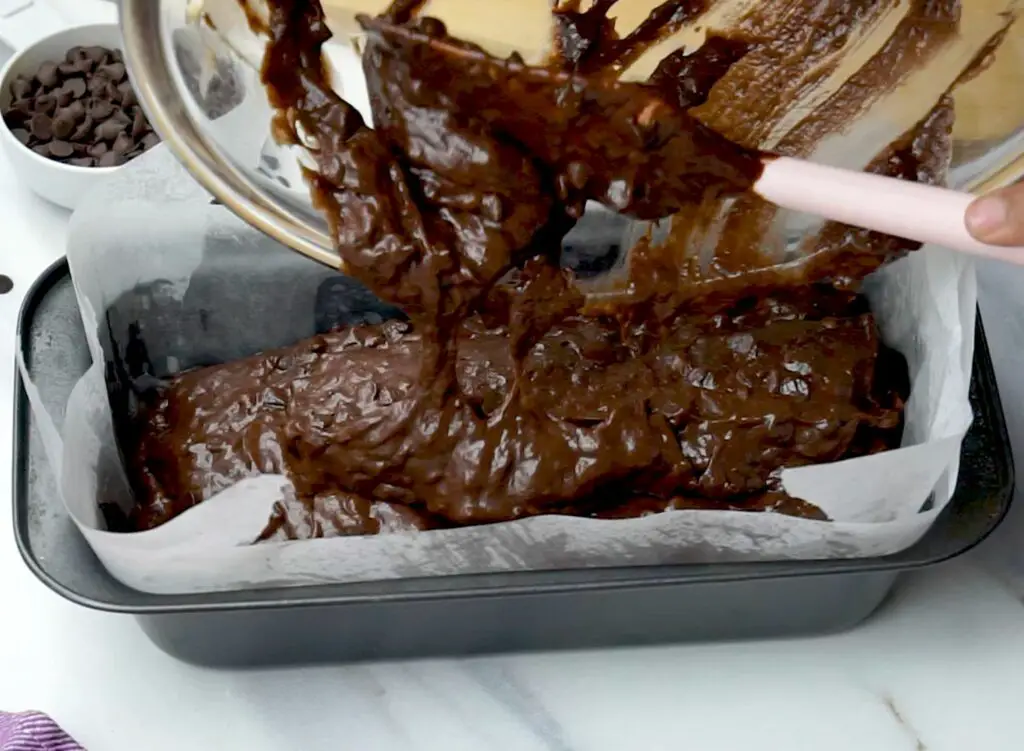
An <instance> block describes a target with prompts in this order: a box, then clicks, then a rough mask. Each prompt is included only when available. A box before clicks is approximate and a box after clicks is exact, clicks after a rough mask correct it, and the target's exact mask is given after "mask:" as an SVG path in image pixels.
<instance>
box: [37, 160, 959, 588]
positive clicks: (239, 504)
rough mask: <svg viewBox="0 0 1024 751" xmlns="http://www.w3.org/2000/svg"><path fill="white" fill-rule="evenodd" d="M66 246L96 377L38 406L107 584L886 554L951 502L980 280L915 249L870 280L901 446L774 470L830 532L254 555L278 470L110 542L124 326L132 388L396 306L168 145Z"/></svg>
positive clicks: (547, 530)
mask: <svg viewBox="0 0 1024 751" xmlns="http://www.w3.org/2000/svg"><path fill="white" fill-rule="evenodd" d="M70 237H71V239H70V241H69V245H68V259H69V261H70V264H71V269H72V274H73V277H74V282H75V287H76V290H77V294H78V299H79V304H80V307H81V310H82V315H83V319H84V322H85V329H86V332H87V335H88V337H89V345H90V351H91V352H92V354H93V358H94V364H93V366H92V368H91V369H90V370H89V371H88V372H87V373H86V375H85V376H84V377H83V378H82V379H81V381H80V382H79V383H78V384H77V386H76V387H75V389H74V391H73V392H72V394H71V397H70V399H69V402H68V405H67V410H66V417H65V420H64V426H63V435H61V434H60V433H58V431H57V429H56V427H55V426H54V423H53V421H52V420H51V419H50V417H49V416H48V415H46V414H45V413H43V412H42V411H41V408H40V406H39V403H38V400H34V404H33V407H34V409H35V410H36V417H37V418H38V419H39V420H40V421H41V423H42V433H43V435H44V437H45V438H46V443H47V450H48V454H49V456H50V458H51V465H52V466H54V467H55V468H57V471H58V473H59V475H60V476H59V478H58V480H59V482H58V485H59V487H60V489H61V493H62V495H63V499H64V502H65V504H66V506H67V509H68V512H69V513H70V514H71V516H72V517H73V518H74V520H75V522H76V523H77V524H78V526H79V528H80V529H81V530H82V533H83V534H84V535H85V537H86V539H87V540H88V542H89V544H90V545H91V546H92V548H93V549H94V550H95V551H96V553H97V555H98V556H99V558H100V559H101V560H102V561H103V563H104V564H105V565H106V566H107V568H108V569H109V570H110V572H111V573H112V574H113V575H114V576H115V577H117V578H118V579H120V580H121V581H122V582H124V583H125V584H127V585H128V586H131V587H134V588H137V589H140V590H144V591H147V592H153V593H158V594H159V593H186V592H198V591H210V590H222V589H232V588H239V587H258V586H271V585H299V584H313V583H318V584H319V583H325V582H341V581H356V580H371V579H383V578H395V577H408V576H424V575H443V574H460V573H481V572H495V571H514V570H527V569H531V570H538V569H552V568H567V567H588V566H622V565H644V564H658V563H682V562H720V561H746V560H772V559H797V558H799V559H811V558H843V557H856V556H878V555H885V554H890V553H894V552H896V551H899V550H901V549H904V548H906V547H908V546H909V545H911V544H913V543H914V542H915V541H916V540H917V539H918V538H919V537H920V536H921V535H922V534H923V533H924V532H925V531H926V530H927V529H928V527H929V526H930V525H931V523H932V522H933V520H934V519H935V517H936V516H937V515H938V513H939V512H940V511H941V510H942V508H943V507H944V506H945V504H946V503H947V501H948V500H949V498H950V496H951V494H952V490H953V487H954V483H955V480H956V474H957V464H958V456H959V449H960V443H961V441H962V438H963V436H964V434H965V432H966V430H967V427H968V426H969V423H970V420H971V410H970V405H969V401H968V383H969V375H970V369H971V360H972V355H973V332H974V311H975V304H976V297H977V295H976V282H975V277H974V269H973V266H972V265H971V264H970V262H969V261H968V260H967V259H965V258H964V257H962V256H960V255H957V254H954V253H952V252H948V251H945V250H943V249H940V248H928V249H926V250H924V251H921V252H918V253H915V254H912V255H911V256H910V257H908V258H907V259H905V260H903V261H900V262H899V263H897V264H894V265H892V266H891V267H889V268H887V269H885V270H883V271H882V272H881V273H879V274H878V275H877V276H876V277H875V278H873V279H871V280H869V284H868V292H869V295H870V298H871V302H872V305H873V308H874V310H875V312H876V314H877V315H878V317H879V320H880V322H881V326H882V329H883V336H884V338H885V340H886V341H887V342H888V343H889V344H890V345H892V346H894V347H895V348H896V349H898V350H899V351H901V352H902V353H903V354H904V355H905V356H906V357H907V359H908V362H909V365H910V369H911V375H912V389H913V391H912V396H911V399H910V402H909V404H908V406H907V429H906V436H905V446H904V447H903V448H901V449H899V450H897V451H892V452H888V453H885V454H881V455H876V456H872V457H866V458H858V459H852V460H848V461H845V462H839V463H836V464H832V465H825V466H818V467H807V468H801V469H795V470H787V471H786V472H785V473H784V474H783V481H784V484H785V486H786V489H787V490H788V491H789V492H790V493H792V494H794V495H796V496H799V497H801V498H804V499H806V500H809V501H811V502H813V503H815V504H817V505H818V506H820V507H821V508H822V509H823V510H825V511H826V513H828V514H829V516H830V517H831V518H832V519H834V520H835V521H833V522H813V521H807V520H803V519H795V518H790V517H786V516H783V515H780V514H773V513H764V514H748V513H740V512H726V511H677V512H670V513H666V514H660V515H657V516H651V517H646V518H642V519H636V520H615V521H609V520H591V519H577V518H567V517H556V516H551V517H541V518H534V519H528V520H523V521H518V522H511V523H505V524H497V525H491V526H484V527H476V528H472V529H465V530H445V531H433V532H424V533H393V534H384V535H378V536H374V537H364V538H342V539H331V540H312V541H300V542H295V543H267V544H260V545H252V544H250V543H251V541H252V540H253V539H255V537H256V536H257V534H258V533H259V532H260V530H261V529H262V528H263V526H264V525H265V523H266V521H267V519H268V517H269V515H270V511H271V506H272V504H273V503H274V501H275V500H277V499H279V498H280V496H281V493H282V492H283V490H284V489H285V488H286V487H287V485H288V481H287V480H286V479H285V478H283V477H280V476H260V477H255V478H251V479H249V480H246V481H244V482H242V483H240V484H238V485H236V486H234V487H232V488H231V489H229V490H227V491H225V492H223V493H221V494H219V495H218V496H216V497H215V498H212V499H211V500H209V501H207V502H206V503H203V504H201V505H199V506H197V507H195V508H194V509H192V510H190V511H188V512H187V513H185V514H183V515H181V516H180V517H178V518H176V519H174V520H172V521H171V522H169V523H167V524H165V525H164V526H162V527H160V528H158V529H156V530H152V531H149V532H141V533H136V534H115V533H110V532H107V531H105V530H104V529H103V521H102V515H101V514H100V512H99V503H100V502H116V503H119V504H121V505H122V506H124V507H126V508H127V507H128V506H129V505H130V503H131V496H130V492H129V490H128V485H127V482H126V480H125V473H124V471H123V465H122V461H121V457H120V455H119V452H118V451H117V449H116V445H117V443H116V440H115V436H114V432H113V427H112V426H113V424H114V420H113V417H112V415H113V414H114V411H115V410H120V411H125V410H130V409H131V408H132V400H131V389H130V388H129V386H130V385H131V384H128V383H125V382H124V380H125V379H124V377H123V375H122V376H120V377H119V376H118V373H119V369H118V367H117V363H118V362H120V361H121V359H122V358H123V357H124V355H125V350H126V347H127V346H128V343H129V331H130V329H131V328H132V327H133V326H134V325H137V326H138V330H139V332H140V333H141V341H142V342H143V343H144V344H145V345H146V347H147V349H148V354H149V358H150V361H151V362H152V363H153V366H154V368H153V369H154V372H153V373H151V374H146V375H144V376H143V377H142V379H141V380H142V381H145V380H147V379H149V380H152V379H154V378H162V377H165V376H167V375H169V374H171V373H174V372H178V371H180V370H182V369H186V368H191V367H196V366H200V365H209V364H213V363H216V362H221V361H227V360H231V359H236V358H239V357H243V356H245V355H249V354H252V353H254V352H257V351H259V350H261V349H266V348H269V347H276V346H281V345H286V344H289V343H292V342H295V341H297V340H299V339H302V338H304V337H307V336H311V335H313V334H314V333H315V332H316V331H317V330H324V329H326V328H329V327H330V326H332V325H336V324H339V323H345V322H350V323H351V322H359V321H362V322H366V321H375V320H379V319H380V318H382V317H384V316H387V315H390V311H389V309H388V308H386V307H385V306H383V305H382V304H381V303H379V302H378V301H376V300H375V299H374V298H372V296H371V295H369V293H368V292H367V291H366V290H365V289H363V288H362V287H360V286H359V285H358V284H356V283H355V282H353V281H352V280H349V279H346V278H344V277H339V276H338V275H337V274H335V273H334V272H332V271H331V270H329V269H326V268H324V267H321V266H319V265H317V264H315V263H312V262H310V261H308V260H306V259H304V258H302V257H300V256H299V255H297V254H295V253H292V252H289V251H287V250H285V249H284V248H282V247H281V246H279V245H278V244H276V243H275V242H273V241H272V240H270V239H268V238H266V237H264V236H262V235H261V234H259V233H258V232H256V231H255V230H253V229H251V228H249V227H248V226H246V225H244V224H243V223H242V222H240V221H239V220H238V219H236V218H235V217H233V216H232V215H231V214H230V213H229V212H228V211H226V210H225V209H223V208H222V207H220V206H215V205H212V204H211V199H210V198H209V196H207V195H206V194H205V193H204V192H203V191H202V190H201V189H200V188H198V187H197V186H195V185H194V184H193V183H192V181H191V180H190V178H188V176H187V175H186V174H185V173H184V171H183V169H182V168H181V167H180V166H179V165H178V164H177V163H176V162H175V161H174V160H173V158H172V157H171V156H170V154H169V153H167V152H166V151H165V150H164V149H157V150H155V151H153V152H152V153H151V154H148V155H146V156H145V157H144V158H142V159H139V160H137V161H135V162H132V163H131V164H129V165H128V166H127V167H126V168H125V169H123V170H121V171H120V172H119V173H118V176H117V177H116V178H114V179H112V180H111V181H109V183H107V185H106V186H105V187H104V188H103V189H102V191H99V192H97V194H96V195H94V196H93V197H92V198H91V200H90V201H89V202H88V203H87V204H86V205H84V206H83V207H82V208H81V210H80V211H79V212H78V213H77V214H76V215H75V216H74V218H73V221H72V227H71V234H70ZM134 346H137V345H134ZM23 371H24V368H23ZM107 374H109V375H110V378H109V381H110V388H109V389H108V382H107V381H108V378H107V377H106V376H107ZM23 375H25V376H26V377H27V376H28V374H27V373H24V372H23ZM135 385H136V386H140V385H142V386H144V385H146V384H145V383H142V384H138V383H136V384H135ZM29 387H30V394H31V383H29ZM128 460H130V457H128ZM929 498H930V499H931V503H930V504H928V505H927V509H928V510H926V511H922V509H923V508H925V507H926V504H927V503H928V501H929Z"/></svg>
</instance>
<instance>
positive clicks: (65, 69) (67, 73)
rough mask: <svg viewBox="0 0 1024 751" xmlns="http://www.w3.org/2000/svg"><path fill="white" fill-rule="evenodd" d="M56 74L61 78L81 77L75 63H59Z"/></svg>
mask: <svg viewBox="0 0 1024 751" xmlns="http://www.w3.org/2000/svg"><path fill="white" fill-rule="evenodd" d="M57 72H58V73H60V76H61V78H74V77H75V76H80V75H82V71H80V70H79V69H78V66H77V65H76V64H75V63H61V64H60V65H58V66H57Z"/></svg>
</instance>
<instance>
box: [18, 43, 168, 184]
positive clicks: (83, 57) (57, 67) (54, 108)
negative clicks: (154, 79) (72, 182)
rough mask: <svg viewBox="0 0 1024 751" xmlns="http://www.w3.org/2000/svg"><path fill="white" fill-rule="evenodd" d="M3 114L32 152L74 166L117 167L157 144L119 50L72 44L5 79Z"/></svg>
mask: <svg viewBox="0 0 1024 751" xmlns="http://www.w3.org/2000/svg"><path fill="white" fill-rule="evenodd" d="M10 94H11V103H10V105H9V106H8V107H7V109H6V110H5V111H4V113H3V118H4V122H5V123H6V124H7V127H9V128H10V129H11V132H12V133H13V134H14V136H15V137H16V138H17V139H18V140H19V141H21V142H22V143H23V144H25V145H26V146H28V147H29V148H30V149H32V150H33V151H35V152H36V153H37V154H40V155H42V156H45V157H47V158H49V159H53V160H55V161H58V162H63V163H65V164H73V165H75V166H76V167H117V166H118V165H121V164H124V163H125V162H127V161H128V160H129V159H133V158H135V157H137V156H139V155H140V154H142V153H143V152H144V151H146V150H148V149H151V148H152V147H153V146H155V145H156V144H158V143H160V137H159V136H158V135H157V134H156V133H154V132H153V128H152V127H151V126H150V124H149V122H148V121H147V120H146V115H145V113H143V111H142V108H141V107H140V106H139V101H138V99H137V98H136V96H135V91H134V90H133V89H132V85H131V83H130V82H129V81H128V72H127V70H126V69H125V65H124V58H123V57H122V55H121V51H120V50H111V49H107V48H106V47H73V48H72V49H70V50H68V53H67V55H65V57H64V59H63V60H60V61H48V62H45V63H43V64H42V65H40V66H39V69H38V70H37V71H36V73H35V75H34V76H25V75H21V76H18V77H17V78H15V79H14V81H12V82H11V90H10Z"/></svg>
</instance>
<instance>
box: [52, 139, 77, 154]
mask: <svg viewBox="0 0 1024 751" xmlns="http://www.w3.org/2000/svg"><path fill="white" fill-rule="evenodd" d="M74 153H75V150H74V148H73V147H72V146H71V144H70V143H68V142H67V141H61V140H60V139H54V140H53V141H50V156H52V157H56V158H57V159H67V158H68V157H69V156H71V155H72V154H74Z"/></svg>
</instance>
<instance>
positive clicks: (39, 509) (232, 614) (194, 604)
mask: <svg viewBox="0 0 1024 751" xmlns="http://www.w3.org/2000/svg"><path fill="white" fill-rule="evenodd" d="M19 338H20V342H21V344H22V346H23V347H24V348H25V352H26V354H27V365H28V368H29V372H30V374H31V377H32V380H33V382H34V383H35V384H36V385H37V387H38V388H39V390H40V392H41V397H42V399H43V401H44V402H45V403H46V404H47V405H48V406H49V407H50V408H51V411H52V413H54V414H55V415H56V419H57V420H58V423H60V421H61V419H62V414H61V410H60V409H59V408H58V405H63V404H64V403H65V401H66V399H67V396H68V393H69V392H70V390H71V388H72V386H73V385H74V383H75V381H76V380H77V379H78V378H79V376H80V375H81V374H82V373H83V372H84V371H85V369H86V367H87V366H88V362H89V355H88V351H87V349H86V343H85V339H84V333H83V330H82V322H81V318H80V316H79V313H78V307H77V304H76V301H75V296H74V291H73V288H72V285H71V279H70V276H69V273H68V268H67V265H66V263H63V262H61V263H57V264H55V265H54V266H53V267H52V268H50V269H49V271H48V272H47V273H46V274H45V275H44V276H43V277H42V278H41V279H40V280H39V281H38V282H37V283H36V285H35V287H34V288H33V289H32V291H31V292H30V293H29V295H28V297H27V299H26V301H25V304H24V307H23V309H22V312H21V318H20V321H19ZM972 399H973V403H974V408H975V411H976V414H977V419H976V421H975V423H974V426H973V428H972V429H971V431H970V434H969V435H968V437H967V440H966V442H965V444H964V449H963V461H962V464H961V468H960V478H959V486H958V488H957V492H956V496H955V498H954V500H953V501H952V502H951V503H950V506H949V508H948V509H947V511H946V512H945V513H944V514H943V515H942V516H941V518H940V519H939V520H938V522H937V523H936V524H935V526H934V527H933V528H932V529H931V531H930V532H929V533H928V534H927V535H926V536H925V537H924V538H923V539H922V540H921V541H920V542H919V543H918V544H917V545H915V546H914V547H913V548H911V549H910V550H907V551H905V552H903V553H901V554H899V555H894V556H890V557H887V558H878V559H868V560H848V561H817V562H784V563H765V564H753V563H747V564H733V565H688V566H655V567H646V568H620V569H593V570H580V571H551V572H543V573H512V574H502V575H487V576H456V577H439V578H423V579H407V580H399V581H382V582H370V583H362V584H340V585H332V586H317V587H306V588H290V589H265V590H250V591H241V592H230V593H226V594H204V595H191V596H155V595H148V594H144V593H141V592H137V591H134V590H131V589H128V588H127V587H125V586H123V585H121V584H120V583H118V582H117V581H115V580H114V579H113V578H112V577H111V576H110V575H109V574H108V573H107V572H106V571H105V570H104V569H103V567H102V566H101V565H100V563H99V562H98V561H97V559H96V558H95V556H94V555H93V554H92V551H91V550H90V549H89V547H88V546H87V545H86V543H85V541H84V540H83V539H82V538H81V536H80V535H79V533H78V531H77V530H76V529H75V527H74V526H73V524H72V522H71V521H70V520H69V519H68V518H67V515H66V513H65V512H64V509H63V507H62V505H61V502H60V500H59V498H58V496H57V492H56V486H55V480H54V477H53V474H52V472H51V470H50V468H49V466H48V465H47V462H46V459H45V456H44V453H43V449H42V445H41V441H40V438H39V435H38V432H37V429H36V427H35V426H34V425H33V418H32V414H31V411H30V408H29V405H28V400H27V397H26V395H25V393H24V389H23V386H22V383H21V380H20V378H19V379H18V380H17V382H16V389H15V441H14V447H15V448H14V524H15V534H16V536H17V542H18V546H19V548H20V549H21V553H22V555H23V556H24V559H25V561H26V563H27V564H28V566H29V568H31V569H32V571H33V572H34V573H35V574H36V576H38V577H39V578H40V579H41V580H42V581H43V582H44V583H45V584H46V585H47V586H49V587H50V588H51V589H53V590H54V591H55V592H57V593H58V594H60V595H62V596H63V597H66V598H67V599H69V600H71V601H73V602H76V603H78V604H80V605H83V606H85V607H91V608H97V609H100V610H107V611H114V612H119V613H125V614H130V615H133V616H134V617H135V618H136V619H138V621H139V623H140V624H141V626H142V628H143V629H144V631H145V632H146V633H147V634H148V635H149V637H150V638H151V639H152V640H153V641H154V642H155V643H156V644H157V645H158V646H159V647H160V648H161V649H163V650H165V651H166V652H168V653H169V654H171V655H173V656H175V657H177V658H180V659H182V660H185V661H188V662H192V663H196V664H201V665H208V666H243V665H264V664H297V663H311V662H329V661H352V660H364V659H386V658H405V657H424V656H430V655H460V654H472V653H483V652H500V651H517V650H548V649H566V648H584V647H600V646H613V645H638V644H652V643H661V642H674V641H686V640H708V639H744V638H765V637H780V636H794V635H805V634H815V633H822V632H831V631H838V630H842V629H847V628H850V627H852V626H854V625H856V624H857V623H859V622H861V621H862V620H864V619H865V618H867V617H868V616H869V615H870V614H871V613H872V612H873V611H874V610H875V609H876V608H877V607H878V606H879V605H880V604H881V603H882V602H883V600H884V599H885V597H886V595H887V594H888V593H889V592H890V590H891V589H892V588H893V586H894V585H895V584H896V582H897V580H898V578H899V576H900V574H901V573H902V572H905V571H908V570H911V569H916V568H921V567H924V566H930V565H933V564H936V563H939V562H941V561H945V560H948V559H950V558H953V557H955V556H958V555H961V554H962V553H964V552H966V551H967V550H968V549H970V548H971V547H973V546H974V545H976V544H977V543H978V542H980V541H981V540H982V539H983V538H985V537H986V536H987V535H988V534H989V533H990V532H992V530H993V529H995V528H996V526H998V524H999V523H1000V521H1001V520H1002V518H1003V516H1004V515H1005V513H1006V511H1007V509H1008V507H1009V504H1010V501H1011V497H1012V492H1011V491H1012V487H1013V462H1012V456H1011V453H1010V449H1009V440H1008V438H1007V435H1006V428H1005V425H1004V421H1003V414H1002V408H1001V406H1000V403H999V396H998V393H997V391H996V385H995V378H994V375H993V371H992V365H991V362H990V360H989V354H988V350H987V347H986V344H985V338H984V333H983V332H982V330H981V328H980V323H979V330H978V346H977V353H976V356H975V364H974V379H973V388H972ZM58 427H60V425H59V424H58Z"/></svg>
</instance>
